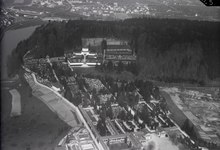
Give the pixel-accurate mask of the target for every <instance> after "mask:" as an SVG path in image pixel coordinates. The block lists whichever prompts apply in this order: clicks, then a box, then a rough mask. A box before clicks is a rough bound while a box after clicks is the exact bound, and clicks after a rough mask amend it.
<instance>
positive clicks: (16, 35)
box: [1, 26, 37, 80]
mask: <svg viewBox="0 0 220 150" xmlns="http://www.w3.org/2000/svg"><path fill="white" fill-rule="evenodd" d="M36 27H37V26H31V27H25V28H21V29H16V30H8V31H6V32H5V33H4V36H3V38H2V41H1V42H2V43H1V46H2V47H1V57H2V58H1V80H7V79H8V75H7V57H8V55H10V54H11V52H12V50H13V49H15V48H16V46H17V44H18V43H19V42H20V41H22V40H25V39H27V38H28V37H30V35H31V34H32V33H33V32H34V30H35V29H36Z"/></svg>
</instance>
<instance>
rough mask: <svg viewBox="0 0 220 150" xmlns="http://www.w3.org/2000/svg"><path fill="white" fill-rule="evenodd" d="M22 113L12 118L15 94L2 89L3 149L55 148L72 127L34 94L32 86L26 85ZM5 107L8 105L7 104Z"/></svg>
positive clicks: (20, 89) (20, 88) (22, 88)
mask: <svg viewBox="0 0 220 150" xmlns="http://www.w3.org/2000/svg"><path fill="white" fill-rule="evenodd" d="M18 91H19V92H20V94H21V111H22V112H21V116H19V117H13V118H12V117H10V111H11V98H12V97H11V95H10V93H9V92H8V90H7V89H6V88H4V89H2V97H1V104H2V105H1V106H2V113H1V114H2V116H1V118H2V119H1V121H2V122H1V123H2V128H1V130H2V134H1V144H2V145H1V149H3V150H25V149H26V148H28V147H30V148H31V150H39V149H40V150H53V149H54V147H55V146H56V145H57V144H58V142H59V140H60V139H61V138H62V137H63V136H64V135H65V134H66V133H67V132H68V131H69V129H70V127H69V126H68V125H67V124H66V123H64V122H63V121H62V120H60V119H59V118H58V116H57V115H55V114H54V113H53V112H52V111H51V110H50V109H49V108H48V107H47V106H46V105H45V104H44V103H43V102H41V101H40V100H39V99H37V98H35V97H34V96H31V92H30V88H29V86H27V85H24V84H22V86H21V87H18ZM3 106H4V107H3Z"/></svg>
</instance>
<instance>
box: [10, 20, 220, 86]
mask: <svg viewBox="0 0 220 150" xmlns="http://www.w3.org/2000/svg"><path fill="white" fill-rule="evenodd" d="M219 26H220V23H219V22H207V21H189V20H177V19H155V18H141V19H128V20H124V21H91V20H75V21H68V22H67V23H66V22H60V23H58V22H50V23H48V24H47V25H43V26H41V27H38V28H37V29H36V31H35V32H34V34H33V35H32V36H31V37H30V38H29V39H27V40H25V41H22V42H20V43H19V44H18V46H17V48H16V49H15V50H14V52H13V54H12V56H11V59H9V64H10V68H9V74H11V73H13V72H14V70H16V68H17V66H16V65H17V64H20V63H22V59H21V58H22V56H23V55H24V54H25V53H26V52H27V51H28V50H31V52H32V55H33V56H34V57H36V58H39V57H45V56H46V55H47V54H48V55H49V56H51V57H53V56H62V55H63V54H64V51H65V50H75V51H79V50H80V49H81V45H82V42H81V38H82V37H111V38H118V39H124V40H128V41H129V44H130V46H131V48H132V49H133V50H135V52H136V54H137V56H138V60H137V66H139V67H138V76H140V77H142V78H152V79H157V80H163V81H172V82H173V81H177V82H179V81H190V82H200V83H202V82H205V81H207V80H208V79H215V78H217V77H220V69H219V65H220V59H219V58H220V43H219V38H220V28H219ZM15 62H18V63H15Z"/></svg>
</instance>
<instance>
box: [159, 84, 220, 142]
mask: <svg viewBox="0 0 220 150" xmlns="http://www.w3.org/2000/svg"><path fill="white" fill-rule="evenodd" d="M163 90H164V91H162V94H163V96H164V97H165V99H166V100H167V104H168V107H169V110H170V111H171V112H173V114H174V116H173V117H174V120H175V121H176V122H177V123H178V124H179V125H180V126H182V124H183V123H184V119H186V118H188V119H189V120H190V122H191V123H192V124H193V125H194V126H195V127H196V128H197V130H198V133H199V136H200V137H201V138H202V139H205V140H207V141H212V142H216V143H217V145H218V146H219V143H220V139H219V135H220V128H219V126H220V118H219V116H220V113H219V108H220V103H219V98H214V96H213V94H211V93H208V92H207V91H209V92H210V89H208V88H207V90H206V88H201V89H200V90H196V89H195V88H194V90H192V89H191V90H189V89H187V90H186V89H182V90H180V89H178V88H175V87H173V88H164V89H163ZM166 92H167V93H166ZM180 118H182V119H183V120H181V119H180Z"/></svg>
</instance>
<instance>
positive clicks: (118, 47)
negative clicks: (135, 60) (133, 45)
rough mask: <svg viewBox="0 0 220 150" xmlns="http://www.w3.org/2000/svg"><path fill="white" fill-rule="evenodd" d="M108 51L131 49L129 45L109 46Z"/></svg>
mask: <svg viewBox="0 0 220 150" xmlns="http://www.w3.org/2000/svg"><path fill="white" fill-rule="evenodd" d="M107 49H130V46H129V45H107Z"/></svg>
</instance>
